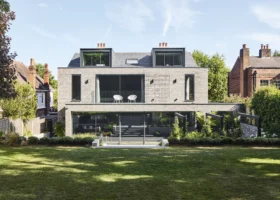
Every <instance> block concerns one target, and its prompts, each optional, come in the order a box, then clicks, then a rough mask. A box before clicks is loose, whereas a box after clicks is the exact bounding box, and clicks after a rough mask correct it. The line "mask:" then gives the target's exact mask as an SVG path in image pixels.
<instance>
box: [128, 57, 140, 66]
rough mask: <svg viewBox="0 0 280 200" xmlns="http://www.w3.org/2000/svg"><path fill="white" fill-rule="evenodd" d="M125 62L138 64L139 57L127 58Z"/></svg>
mask: <svg viewBox="0 0 280 200" xmlns="http://www.w3.org/2000/svg"><path fill="white" fill-rule="evenodd" d="M125 64H127V65H138V59H133V58H129V59H126V62H125Z"/></svg>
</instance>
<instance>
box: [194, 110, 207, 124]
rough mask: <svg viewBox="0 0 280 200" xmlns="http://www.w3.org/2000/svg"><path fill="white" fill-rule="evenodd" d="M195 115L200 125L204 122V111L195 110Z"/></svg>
mask: <svg viewBox="0 0 280 200" xmlns="http://www.w3.org/2000/svg"><path fill="white" fill-rule="evenodd" d="M195 117H196V120H197V122H198V123H199V125H200V126H201V127H202V126H204V125H205V124H206V117H205V114H204V113H201V112H196V113H195Z"/></svg>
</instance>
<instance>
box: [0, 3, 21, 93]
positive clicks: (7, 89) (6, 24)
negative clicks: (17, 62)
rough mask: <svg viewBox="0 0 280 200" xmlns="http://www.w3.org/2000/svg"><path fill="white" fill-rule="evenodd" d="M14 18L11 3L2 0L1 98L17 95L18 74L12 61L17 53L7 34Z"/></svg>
mask: <svg viewBox="0 0 280 200" xmlns="http://www.w3.org/2000/svg"><path fill="white" fill-rule="evenodd" d="M13 20H15V13H14V12H12V11H10V4H9V3H8V2H7V1H5V0H0V47H1V48H0V74H1V76H0V99H9V98H13V97H15V96H16V91H15V87H14V81H15V80H16V74H15V68H14V66H13V65H12V62H13V60H14V59H15V57H16V56H17V54H16V53H10V43H11V38H10V37H8V36H7V35H6V34H7V32H8V31H9V30H10V25H11V21H13Z"/></svg>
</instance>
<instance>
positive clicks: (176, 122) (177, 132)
mask: <svg viewBox="0 0 280 200" xmlns="http://www.w3.org/2000/svg"><path fill="white" fill-rule="evenodd" d="M182 135H183V131H182V129H181V128H180V127H179V119H178V117H175V120H174V123H173V129H172V131H171V137H172V138H177V139H180V138H181V137H182Z"/></svg>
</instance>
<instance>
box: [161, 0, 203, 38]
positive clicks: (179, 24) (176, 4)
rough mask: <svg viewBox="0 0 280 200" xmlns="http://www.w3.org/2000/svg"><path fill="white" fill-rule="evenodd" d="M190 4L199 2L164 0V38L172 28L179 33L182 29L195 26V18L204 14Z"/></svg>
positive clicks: (192, 0)
mask: <svg viewBox="0 0 280 200" xmlns="http://www.w3.org/2000/svg"><path fill="white" fill-rule="evenodd" d="M190 2H195V3H197V2H199V0H176V1H174V0H162V7H163V9H164V13H163V18H164V25H163V31H162V36H165V35H166V34H167V32H168V31H169V30H170V29H171V28H174V29H175V31H177V32H178V31H179V30H180V29H182V28H191V27H192V26H193V25H194V23H195V20H194V18H195V16H197V15H200V14H202V13H201V12H199V11H195V10H193V9H192V8H191V6H190Z"/></svg>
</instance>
